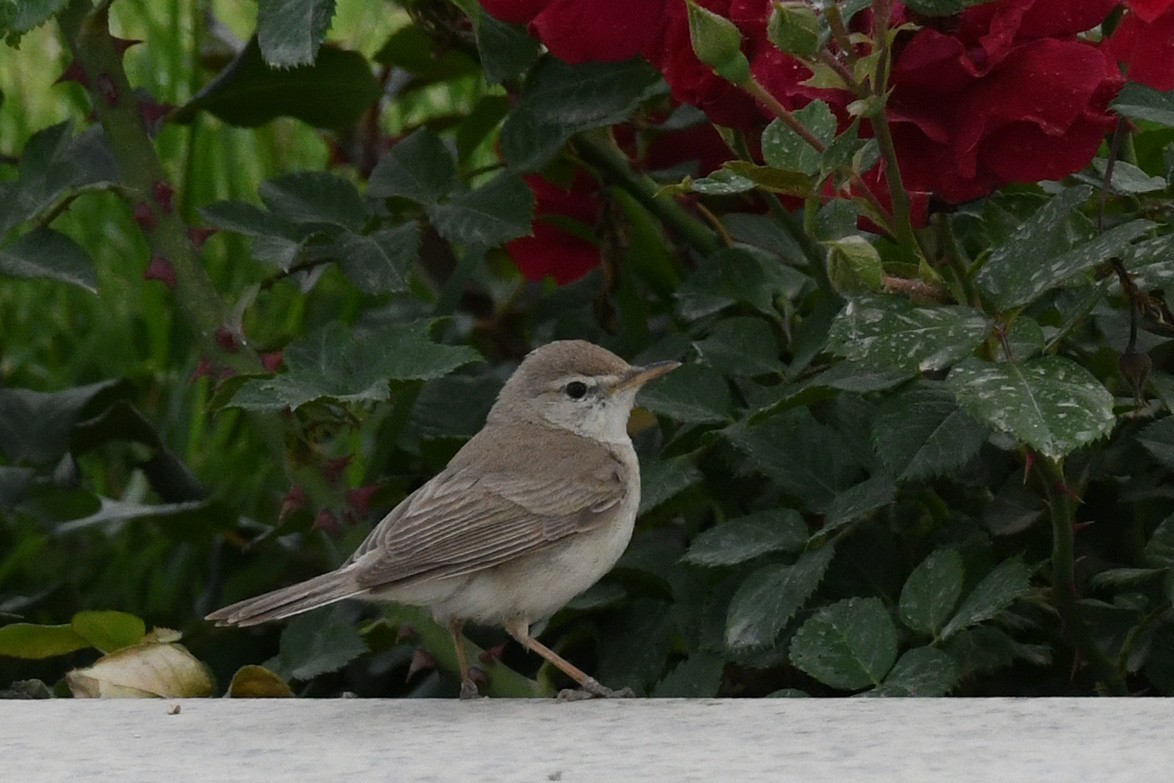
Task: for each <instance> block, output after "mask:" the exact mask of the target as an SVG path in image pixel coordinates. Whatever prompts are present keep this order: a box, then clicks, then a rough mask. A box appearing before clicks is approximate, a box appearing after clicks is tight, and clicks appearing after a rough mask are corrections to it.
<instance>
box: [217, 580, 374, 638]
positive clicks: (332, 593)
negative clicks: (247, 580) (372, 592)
mask: <svg viewBox="0 0 1174 783" xmlns="http://www.w3.org/2000/svg"><path fill="white" fill-rule="evenodd" d="M364 592H366V588H364V587H359V586H358V584H357V583H356V581H355V577H354V575H353V574H351V573H349V572H348V571H347V570H342V571H331V572H330V573H328V574H322V576H316V577H314V578H313V579H307V580H306V581H305V582H299V583H298V584H296V585H290V586H289V587H283V588H281V589H279V590H274V591H273V592H271V593H265V594H264V595H259V596H257V597H256V598H248V599H246V600H244V601H239V602H237V603H235V604H232V605H231V606H226V607H224V608H223V609H218V610H216V611H215V612H213V613H212V614H210V615H208V616H207V617H206V618H204V619H206V620H211V621H212V622H214V623H216V624H217V625H238V626H248V625H258V624H260V623H266V622H269V621H270V620H281V619H284V618H286V617H291V616H292V615H295V614H301V613H302V612H308V611H310V610H311V609H317V608H318V607H319V606H325V605H326V604H332V603H334V602H335V601H341V600H342V599H344V598H350V597H351V596H355V595H358V594H360V593H364Z"/></svg>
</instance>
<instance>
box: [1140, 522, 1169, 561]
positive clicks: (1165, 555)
mask: <svg viewBox="0 0 1174 783" xmlns="http://www.w3.org/2000/svg"><path fill="white" fill-rule="evenodd" d="M1145 559H1146V562H1147V563H1152V564H1153V565H1156V566H1162V567H1164V568H1174V515H1171V516H1168V517H1166V518H1165V519H1164V520H1162V524H1160V525H1158V527H1157V529H1156V530H1154V534H1153V535H1152V536H1150V540H1149V542H1148V543H1146V545H1145Z"/></svg>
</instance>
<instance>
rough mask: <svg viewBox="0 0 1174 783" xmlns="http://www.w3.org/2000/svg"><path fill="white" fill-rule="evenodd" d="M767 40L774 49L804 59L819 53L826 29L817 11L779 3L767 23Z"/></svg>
mask: <svg viewBox="0 0 1174 783" xmlns="http://www.w3.org/2000/svg"><path fill="white" fill-rule="evenodd" d="M766 37H767V38H768V39H769V40H770V42H771V43H772V44H774V45H775V48H777V49H779V50H780V51H783V52H786V53H787V54H790V55H793V56H795V57H798V58H799V59H801V60H814V59H816V55H818V54H819V47H820V44H821V43H822V38H823V30H822V28H821V25H820V19H819V15H818V14H816V12H815V9H813V8H812V7H811V6H808V5H806V4H804V3H778V4H776V5H775V6H774V10H773V11H772V12H771V15H770V19H769V21H768V22H767V24H766Z"/></svg>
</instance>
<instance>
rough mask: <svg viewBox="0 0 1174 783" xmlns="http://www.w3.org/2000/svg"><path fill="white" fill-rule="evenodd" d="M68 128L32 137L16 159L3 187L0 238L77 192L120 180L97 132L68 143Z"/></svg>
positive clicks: (96, 129) (63, 125) (70, 127)
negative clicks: (14, 170)
mask: <svg viewBox="0 0 1174 783" xmlns="http://www.w3.org/2000/svg"><path fill="white" fill-rule="evenodd" d="M72 133H73V125H72V124H71V123H69V122H62V123H59V124H57V125H52V126H50V127H48V128H43V129H41V130H39V131H37V132H36V133H34V134H33V135H32V137H30V138H29V140H28V142H27V143H26V144H25V146H24V149H23V150H22V151H21V154H20V170H19V173H18V177H17V179H16V181H15V182H11V183H4V184H5V186H6V192H5V194H4V198H3V199H2V200H0V236H3V235H4V234H5V233H7V231H8V230H9V229H10V228H12V227H13V226H15V225H16V224H17V223H20V222H21V221H23V220H34V219H36V218H38V217H40V216H42V215H43V214H45V213H46V212H47V211H48V210H49V209H51V208H52V207H53V206H54V205H56V204H57V203H59V202H60V201H61V200H62V199H63V198H64V197H65V196H66V195H67V194H69V193H71V192H74V191H76V190H77V189H79V188H82V187H85V186H88V185H96V184H100V183H109V182H117V181H118V180H119V179H120V175H119V171H118V165H117V164H116V163H115V162H114V157H113V154H112V153H111V151H110V145H109V144H108V143H107V141H106V135H105V133H103V131H102V129H101V127H98V126H95V127H93V128H90V129H88V130H86V131H83V132H82V133H80V134H79V135H78V136H77V138H73V135H72Z"/></svg>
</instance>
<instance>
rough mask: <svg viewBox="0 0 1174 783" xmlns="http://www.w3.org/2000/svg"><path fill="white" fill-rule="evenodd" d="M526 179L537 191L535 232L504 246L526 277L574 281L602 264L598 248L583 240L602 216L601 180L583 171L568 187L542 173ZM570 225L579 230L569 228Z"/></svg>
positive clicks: (566, 281) (531, 187)
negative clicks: (597, 180)
mask: <svg viewBox="0 0 1174 783" xmlns="http://www.w3.org/2000/svg"><path fill="white" fill-rule="evenodd" d="M525 180H526V184H527V185H529V186H530V190H532V191H534V222H533V224H532V225H531V228H532V230H533V235H532V236H528V237H522V238H521V239H515V240H514V241H512V242H509V243H507V244H506V246H505V250H506V252H507V253H509V255H510V258H512V259H513V260H514V263H515V264H517V267H518V270H519V271H520V272H521V273H522V276H523V277H525V278H526V279H527V280H545V279H546V278H547V277H553V278H554V281H555V282H556V283H558V284H559V285H565V284H567V283H573V282H575V281H576V280H578V279H579V278H581V277H582V276H583V275H585V274H587V273H588V272H590V271H591V270H592V269H594V268H595V267H597V266H599V248H598V247H596V246H595V244H594V243H592V242H588V241H587V240H586V239H584V238H583V236H584V235H586V236H590V234H591V233H592V232H593V231H594V230H595V223H596V221H597V220H598V219H599V203H600V194H599V183H598V182H596V181H595V179H593V178H592V177H590V176H589V175H588V174H586V173H585V172H583V171H576V172H575V177H574V179H573V180H572V181H571V184H570V186H568V187H565V188H564V187H562V186H560V185H556V184H555V183H553V182H551V181H550V180H548V179H546V178H545V177H541V176H538V175H530V176H527V177H525ZM572 225H574V226H575V227H576V228H581V230H577V231H570V230H568V228H570V227H571V226H572Z"/></svg>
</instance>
